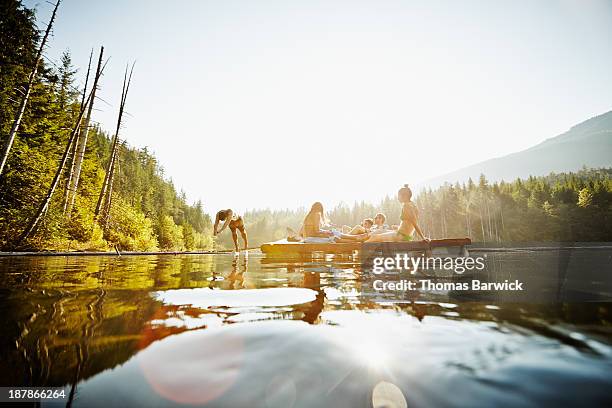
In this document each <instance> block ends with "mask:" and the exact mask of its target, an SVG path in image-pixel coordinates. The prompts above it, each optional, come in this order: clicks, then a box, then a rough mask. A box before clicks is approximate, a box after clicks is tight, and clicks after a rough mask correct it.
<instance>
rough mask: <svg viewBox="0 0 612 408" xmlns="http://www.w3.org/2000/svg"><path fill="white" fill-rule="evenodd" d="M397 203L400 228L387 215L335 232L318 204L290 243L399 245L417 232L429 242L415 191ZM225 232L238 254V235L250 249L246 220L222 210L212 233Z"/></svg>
mask: <svg viewBox="0 0 612 408" xmlns="http://www.w3.org/2000/svg"><path fill="white" fill-rule="evenodd" d="M397 199H398V200H399V202H400V203H402V212H401V215H400V223H399V225H393V226H391V227H389V226H388V225H387V224H385V222H386V217H385V215H384V214H382V213H378V214H376V216H375V217H374V218H373V219H372V218H366V219H365V220H363V221H362V223H361V224H360V225H356V226H355V227H352V228H351V227H346V226H345V228H341V229H338V228H334V227H333V226H332V225H331V223H330V222H329V220H328V219H327V217H326V216H325V211H324V210H323V204H321V203H320V202H316V203H314V204H313V205H312V207H311V208H310V211H309V212H308V214H307V215H306V217H305V218H304V222H303V223H302V228H301V229H300V231H299V232H298V233H293V232H292V233H291V234H289V236H288V239H289V240H291V241H301V242H305V243H337V242H398V241H412V239H413V238H412V236H413V234H414V233H415V232H416V234H417V236H418V237H419V238H420V239H422V240H424V241H427V240H428V238H426V237H425V235H423V231H422V230H421V228H420V227H419V223H418V217H419V211H418V209H417V207H416V205H415V204H414V203H413V202H412V190H410V188H409V187H408V186H407V185H404V187H402V188H400V190H399V191H398V193H397ZM221 222H223V226H222V227H221V228H220V229H218V228H219V224H220V223H221ZM226 228H229V229H230V231H231V232H232V239H233V240H234V247H235V248H236V251H238V233H240V235H241V236H242V240H243V242H244V249H247V248H248V239H247V233H246V229H245V228H244V220H243V219H242V217H241V216H239V215H237V214H235V213H234V212H233V211H232V210H231V209H227V210H221V211H219V212H218V213H217V215H216V217H215V225H214V228H213V233H214V235H215V236H216V235H218V234H219V233H221V232H222V231H223V230H225V229H226Z"/></svg>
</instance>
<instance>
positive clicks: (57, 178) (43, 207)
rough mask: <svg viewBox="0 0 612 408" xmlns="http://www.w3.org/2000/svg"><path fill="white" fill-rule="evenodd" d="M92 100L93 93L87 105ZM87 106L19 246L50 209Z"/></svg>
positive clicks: (82, 107)
mask: <svg viewBox="0 0 612 408" xmlns="http://www.w3.org/2000/svg"><path fill="white" fill-rule="evenodd" d="M90 99H91V92H90V93H89V96H88V97H87V100H86V102H85V105H86V104H88V103H89V100H90ZM85 105H81V109H80V111H79V117H78V119H77V120H76V123H75V124H74V127H73V128H72V132H71V133H70V137H69V138H68V143H67V144H66V149H65V150H64V155H63V156H62V159H61V161H60V164H59V166H58V167H57V171H56V172H55V177H53V181H52V182H51V186H49V190H48V191H47V195H46V196H45V199H44V200H43V202H42V203H41V204H40V207H39V208H38V211H37V212H36V215H35V216H34V217H33V218H32V221H30V224H29V225H28V227H27V228H26V229H25V231H24V232H23V233H22V234H21V236H20V237H19V240H18V242H17V243H18V244H21V243H22V242H23V241H24V240H25V239H26V238H28V237H29V236H30V234H32V232H33V231H34V229H35V228H36V226H37V225H38V223H39V222H40V220H41V219H42V218H43V215H44V214H45V212H46V211H47V208H48V207H49V203H50V202H51V198H53V193H54V192H55V189H56V188H57V185H58V184H59V181H60V178H61V175H62V172H63V171H64V167H65V166H66V161H67V160H68V154H69V153H70V148H71V147H72V144H73V143H74V139H75V137H76V135H77V133H78V130H79V123H81V120H82V119H83V115H84V114H85Z"/></svg>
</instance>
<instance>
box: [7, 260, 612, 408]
mask: <svg viewBox="0 0 612 408" xmlns="http://www.w3.org/2000/svg"><path fill="white" fill-rule="evenodd" d="M574 255H575V256H576V257H577V259H580V257H582V258H584V259H583V260H582V261H584V262H586V261H587V260H588V259H592V257H593V255H592V253H584V254H580V253H575V254H574ZM550 256H551V255H550V254H548V255H547V254H546V253H527V254H521V253H515V254H510V255H499V257H498V258H496V260H495V265H494V266H495V267H494V268H492V270H494V272H495V273H498V274H503V273H505V270H504V268H524V269H525V273H528V274H538V273H544V272H546V271H543V268H545V267H543V266H542V265H543V263H542V262H544V264H546V262H553V263H554V262H556V258H554V256H555V255H553V259H552V260H551V259H548V260H547V259H546V257H550ZM598 256H599V257H601V256H602V255H601V254H600V255H598ZM606 257H607V258H606ZM606 259H607V263H606ZM599 265H604V269H606V268H607V270H599V271H593V270H592V269H593V267H592V266H589V269H588V270H587V271H585V272H584V275H580V276H578V277H575V276H574V277H571V276H570V279H584V280H587V281H588V282H587V283H588V285H587V284H585V285H584V287H585V288H587V289H588V288H596V289H597V290H598V291H600V292H604V293H599V295H603V296H604V297H605V296H606V295H609V294H610V293H605V292H606V291H608V289H609V284H608V283H609V282H610V275H609V273H612V270H611V269H610V268H609V266H610V257H609V255H606V254H604V255H603V263H601V262H600V264H599ZM578 269H579V268H578ZM0 271H1V273H0V319H1V328H2V336H1V342H2V343H1V349H0V353H1V354H0V361H1V362H2V366H1V368H0V385H2V386H8V385H49V386H51V385H53V386H65V387H66V390H67V393H68V394H69V395H70V404H72V405H73V406H86V407H90V406H117V407H120V406H131V405H138V406H159V407H162V406H172V405H176V406H185V404H191V405H193V404H195V405H207V406H219V407H222V406H245V407H260V406H261V407H325V406H329V407H369V406H377V407H421V406H466V407H474V406H496V407H499V406H534V407H536V406H573V405H581V406H593V405H606V404H607V405H608V406H610V404H611V403H612V395H611V392H610V390H612V370H611V369H612V347H611V340H612V336H611V333H612V330H611V329H610V327H611V326H610V320H611V316H610V310H611V309H610V303H606V302H603V301H599V302H579V303H566V302H546V303H537V302H531V303H519V304H517V303H506V302H497V303H496V302H490V301H473V300H470V301H466V300H462V299H461V298H460V297H458V296H457V294H455V293H452V292H446V293H444V292H437V293H420V294H418V293H416V294H415V293H413V294H411V295H406V294H402V293H390V294H382V295H381V294H380V293H377V292H375V291H374V290H373V288H372V282H373V279H375V277H373V276H372V275H371V274H369V273H366V272H363V271H362V269H361V266H360V264H359V261H358V260H356V259H353V258H349V257H341V258H338V257H337V258H326V259H318V260H316V261H312V260H310V261H308V262H305V261H295V260H292V261H287V260H284V261H283V260H273V259H266V258H265V257H264V256H263V255H261V254H257V253H252V254H250V255H249V256H248V257H245V256H244V255H242V256H240V257H234V256H232V255H200V256H198V255H184V256H174V255H166V256H123V257H106V256H104V257H31V258H28V257H17V258H0ZM587 289H585V290H587ZM63 404H65V402H64V403H63Z"/></svg>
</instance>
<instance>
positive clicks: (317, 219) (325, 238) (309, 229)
mask: <svg viewBox="0 0 612 408" xmlns="http://www.w3.org/2000/svg"><path fill="white" fill-rule="evenodd" d="M325 221H326V218H325V211H323V204H321V203H320V202H318V201H317V202H316V203H314V204H313V205H312V207H311V209H310V212H309V213H308V214H306V217H305V218H304V224H303V225H302V230H301V231H300V232H301V235H302V236H303V237H304V242H306V243H326V242H330V243H331V242H356V241H357V242H359V241H365V240H366V239H367V238H368V236H369V234H357V235H352V234H343V233H341V232H340V231H337V230H333V229H331V230H329V229H323V226H324V225H325V224H326V222H325Z"/></svg>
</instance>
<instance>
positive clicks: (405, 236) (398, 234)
mask: <svg viewBox="0 0 612 408" xmlns="http://www.w3.org/2000/svg"><path fill="white" fill-rule="evenodd" d="M397 199H398V200H399V201H400V203H402V215H401V216H400V219H401V222H400V225H399V228H398V229H397V231H388V232H383V233H380V234H374V235H371V236H370V238H369V239H368V240H367V241H366V242H392V241H396V242H397V241H412V233H413V232H415V231H416V233H417V235H418V236H419V237H420V238H421V239H422V240H423V241H429V239H428V238H425V235H423V231H421V228H420V227H419V223H418V218H419V210H418V209H417V206H416V205H414V203H413V202H412V190H410V188H409V187H408V185H407V184H405V185H404V187H402V188H400V189H399V192H398V193H397Z"/></svg>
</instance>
